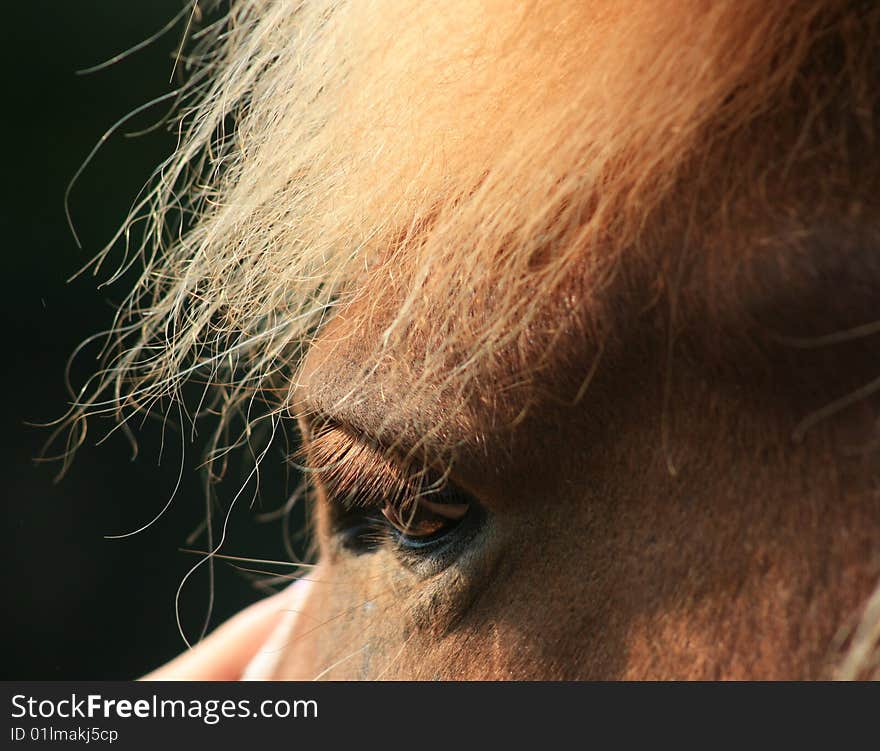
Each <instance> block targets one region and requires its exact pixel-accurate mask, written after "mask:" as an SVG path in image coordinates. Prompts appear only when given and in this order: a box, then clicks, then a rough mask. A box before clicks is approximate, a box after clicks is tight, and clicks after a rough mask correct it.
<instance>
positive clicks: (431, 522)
mask: <svg viewBox="0 0 880 751" xmlns="http://www.w3.org/2000/svg"><path fill="white" fill-rule="evenodd" d="M468 508H469V505H468V504H467V503H438V502H436V501H429V500H427V499H426V498H419V499H416V500H415V502H414V503H410V504H407V506H406V507H405V508H401V507H400V506H398V505H395V504H393V503H386V504H385V505H384V506H383V507H382V515H383V516H384V517H385V518H386V519H387V520H388V522H389V523H390V524H391V525H392V526H393V527H394V528H395V529H396V530H397V531H398V532H400V533H401V534H402V535H406V536H407V537H414V538H424V537H430V536H432V535H436V534H437V533H438V532H441V531H443V530H444V529H446V528H447V527H449V526H451V525H452V524H455V523H456V522H458V521H460V520H461V519H463V518H464V516H465V514H467V512H468Z"/></svg>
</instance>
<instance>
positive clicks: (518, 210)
mask: <svg viewBox="0 0 880 751" xmlns="http://www.w3.org/2000/svg"><path fill="white" fill-rule="evenodd" d="M197 10H198V6H197V5H195V6H193V11H194V12H195V11H197ZM197 20H198V19H197ZM878 30H880V8H878V7H877V6H875V5H874V4H872V3H869V2H860V1H853V0H810V1H809V2H790V1H788V0H781V1H780V2H774V3H766V2H758V1H757V0H736V1H735V2H734V1H732V0H717V2H711V3H709V2H703V1H702V0H675V1H674V2H669V3H656V2H650V0H636V1H635V2H631V3H626V4H620V3H615V2H607V1H605V0H590V1H589V2H583V3H571V2H564V1H562V0H542V2H536V1H534V0H524V1H523V2H520V3H510V2H506V0H484V2H480V3H474V2H467V1H465V0H450V1H449V2H446V3H442V4H432V3H420V2H417V1H416V0H369V1H362V0H357V1H356V2H355V1H352V0H303V2H297V3H291V2H287V1H286V0H235V2H233V3H231V7H230V10H229V12H228V14H227V15H225V16H223V17H221V18H219V19H217V20H215V21H213V22H212V23H211V24H206V25H205V27H204V29H202V30H201V31H200V32H199V34H197V35H195V36H196V37H197V38H198V41H197V43H196V44H195V45H194V47H193V48H192V49H191V50H190V51H189V52H188V53H187V54H186V55H185V56H182V57H181V60H180V66H181V68H183V69H186V70H187V71H188V75H189V79H188V80H189V83H188V84H187V85H186V86H185V87H184V88H183V89H182V91H181V93H180V94H179V102H178V108H177V112H178V116H177V117H178V119H177V120H176V122H177V124H178V127H179V129H180V139H179V145H178V148H177V151H176V152H175V154H174V155H173V156H172V157H170V158H169V160H168V161H167V162H166V163H164V164H163V165H162V166H161V168H160V169H159V170H158V171H157V178H156V180H155V181H154V183H153V185H152V187H151V189H150V190H149V191H147V192H146V193H145V194H144V196H143V198H142V199H141V201H140V202H139V203H138V204H137V205H136V206H135V209H134V211H133V213H132V216H131V217H130V218H129V221H128V222H127V224H126V225H125V226H130V225H131V223H132V222H134V221H140V220H142V219H146V221H147V222H148V226H149V227H150V230H149V231H148V232H147V233H146V234H145V235H144V241H143V245H141V246H140V247H138V248H135V249H129V250H130V251H133V252H129V253H126V256H125V259H126V260H125V262H126V263H135V262H137V263H140V264H141V265H142V267H143V275H142V277H141V278H140V280H139V281H138V282H137V284H136V285H135V287H134V288H133V289H132V290H131V293H130V295H129V296H128V298H127V299H126V301H125V302H124V303H123V304H122V305H121V307H120V309H119V314H118V316H117V319H116V322H115V326H114V336H115V339H114V342H115V346H114V347H113V348H111V350H109V354H108V356H107V360H106V361H105V362H104V365H103V366H102V368H101V370H100V371H99V372H98V373H97V374H96V376H95V379H94V380H93V381H91V382H90V383H89V384H88V387H87V388H86V389H85V390H84V391H83V392H82V393H81V395H80V397H79V398H78V400H77V403H76V405H75V409H74V412H73V413H72V416H71V418H70V422H71V424H72V425H73V430H72V433H71V441H72V446H73V447H75V446H76V445H78V443H80V442H81V441H82V440H83V437H84V435H85V429H84V426H85V424H86V421H87V420H88V419H90V418H91V416H93V415H94V414H96V413H102V412H108V411H109V412H113V413H114V414H116V415H117V416H118V418H119V420H120V421H121V422H122V423H123V424H128V421H129V420H130V418H131V416H132V415H138V414H140V413H142V412H144V411H147V410H149V409H151V408H152V407H154V406H155V405H156V404H158V403H160V402H161V401H162V400H163V399H165V398H168V397H171V398H181V399H184V398H186V394H187V393H189V392H188V391H187V389H188V388H189V385H191V384H192V382H193V381H195V382H197V383H198V384H199V388H198V389H197V394H196V400H195V402H194V403H193V409H192V413H193V414H194V415H195V416H196V418H197V419H201V420H208V421H211V424H212V426H213V428H212V429H213V430H214V435H215V443H214V448H213V453H212V454H211V458H210V461H209V466H210V467H212V468H216V467H219V466H220V465H222V464H223V463H224V462H225V461H227V460H226V456H227V455H228V453H229V452H230V451H232V450H233V449H234V448H236V447H247V446H250V447H251V451H252V452H253V447H252V446H251V440H252V436H253V435H255V434H256V432H255V426H258V425H262V426H264V427H266V428H267V431H268V433H269V434H270V435H271V436H272V438H273V439H277V436H278V435H280V434H282V433H283V434H285V435H293V436H295V437H296V438H297V441H298V442H299V444H300V448H298V449H297V450H295V451H292V452H291V453H290V456H289V461H290V462H291V463H292V464H293V465H295V466H297V467H300V468H301V471H302V472H303V476H304V477H305V479H306V481H307V482H308V488H309V489H308V492H307V499H308V501H307V502H308V504H309V509H310V511H309V513H310V519H311V534H312V538H313V544H314V548H315V551H316V557H315V561H316V562H315V563H314V564H313V565H311V566H304V567H303V569H302V577H303V579H308V580H311V581H312V585H311V587H310V591H309V593H308V597H307V598H305V599H304V600H302V601H301V602H300V603H298V605H297V609H298V610H299V611H300V612H299V614H298V617H297V618H296V619H293V620H291V621H290V622H289V623H288V625H287V626H286V627H285V628H286V631H285V632H284V633H282V634H281V635H280V636H277V638H276V650H275V651H276V653H277V654H276V659H274V660H273V663H272V665H271V668H269V669H268V674H269V677H273V678H283V679H312V678H316V677H320V678H323V677H327V678H332V679H380V678H382V679H431V680H433V679H455V680H461V679H480V680H482V679H489V680H497V679H550V680H568V679H813V678H829V677H831V678H863V677H870V676H872V675H873V676H875V677H876V676H877V675H878V672H877V671H878V669H880V668H878V666H880V651H878V641H880V589H878V579H880V494H878V488H880V484H878V481H880V476H878V472H877V459H878V451H880V433H878V426H880V422H878V406H880V402H878V393H880V380H878V370H880V360H878V358H877V355H876V353H875V349H874V347H875V345H876V340H877V337H878V335H880V323H878V317H877V310H878V302H880V253H878V250H880V223H878V219H880V153H878V135H880V133H878V125H877V123H878V121H880V94H878V92H880V42H878V40H880V37H878ZM120 237H122V238H123V239H124V238H125V237H129V235H126V234H125V230H124V229H123V230H121V235H120ZM109 252H110V251H109V250H106V251H105V252H104V253H103V254H102V255H101V256H99V258H100V259H104V258H105V257H106V256H107V254H108V253H109ZM256 453H258V454H259V452H256ZM259 456H260V457H261V456H262V454H259ZM258 458H259V457H258ZM215 474H216V475H217V476H219V475H220V474H222V472H221V471H219V470H218V471H217V472H216V473H215ZM217 549H219V546H218V548H217ZM217 549H215V550H212V551H211V552H212V553H215V552H217Z"/></svg>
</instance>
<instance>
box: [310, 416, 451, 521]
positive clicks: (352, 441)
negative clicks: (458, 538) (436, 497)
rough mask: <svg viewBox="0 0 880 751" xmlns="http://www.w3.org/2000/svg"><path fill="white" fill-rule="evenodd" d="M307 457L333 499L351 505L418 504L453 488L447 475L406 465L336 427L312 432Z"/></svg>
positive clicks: (374, 444)
mask: <svg viewBox="0 0 880 751" xmlns="http://www.w3.org/2000/svg"><path fill="white" fill-rule="evenodd" d="M303 453H304V455H305V458H306V464H307V469H308V471H309V472H312V473H314V474H315V475H316V476H317V478H318V479H319V480H320V481H321V484H322V485H323V486H324V488H325V490H326V491H327V492H328V494H329V495H331V496H332V497H333V500H336V501H339V502H342V503H344V504H346V505H348V506H361V507H379V506H381V505H383V504H385V503H388V502H397V503H401V502H407V501H412V500H415V499H417V498H419V497H423V496H428V495H433V494H436V493H438V492H441V491H442V489H443V488H444V487H446V485H447V484H448V477H447V474H448V473H447V472H444V473H438V472H437V471H436V470H434V469H433V468H432V467H431V466H430V464H428V463H427V462H423V463H420V464H417V463H415V462H412V461H410V462H402V461H400V460H399V459H398V458H397V457H396V456H394V454H393V453H392V452H389V451H387V450H386V449H384V448H383V447H382V446H380V445H379V444H378V442H376V441H373V440H370V439H369V437H367V436H365V437H364V439H360V438H357V437H355V436H352V435H351V433H350V432H349V431H347V430H345V429H344V428H342V427H340V426H338V425H335V424H332V423H326V424H324V425H322V426H321V428H319V429H318V430H317V431H309V435H308V436H307V439H306V441H305V446H304V452H303Z"/></svg>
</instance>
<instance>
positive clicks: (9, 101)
mask: <svg viewBox="0 0 880 751" xmlns="http://www.w3.org/2000/svg"><path fill="white" fill-rule="evenodd" d="M181 8H182V0H150V2H118V0H76V2H59V1H58V0H40V1H39V2H35V1H34V0H28V2H22V3H7V4H5V5H4V13H3V15H4V19H3V28H2V32H0V33H2V37H3V39H2V55H3V68H2V70H3V81H4V96H3V102H4V105H3V115H2V127H3V140H2V151H0V154H2V156H3V162H4V163H3V168H4V169H3V178H2V186H3V188H2V190H3V196H2V201H0V228H2V232H0V237H2V240H3V244H4V253H3V260H4V270H5V275H4V279H3V282H2V295H0V309H2V316H3V326H2V332H3V334H4V335H5V337H8V341H7V343H6V347H5V351H6V352H7V357H6V362H5V365H4V367H3V368H2V372H3V377H4V384H3V391H2V393H3V395H4V398H5V400H6V406H5V407H4V409H3V433H2V436H3V447H2V448H3V450H2V488H3V494H4V498H5V507H6V522H5V524H4V525H3V528H4V530H5V535H6V539H5V540H4V542H3V551H4V559H3V560H4V565H3V567H2V571H3V585H2V593H3V602H4V607H3V611H4V614H3V618H2V621H3V628H4V629H5V630H6V633H4V634H3V635H2V636H3V645H4V650H3V654H4V659H3V663H2V677H5V678H14V679H24V678H28V679H47V678H53V679H59V678H63V679H67V678H80V679H86V678H92V679H98V678H100V679H115V678H130V677H135V676H137V675H139V674H141V673H143V672H145V671H147V670H149V669H150V668H152V667H155V666H157V665H158V664H160V663H162V662H163V661H165V660H167V659H168V658H170V657H172V656H173V655H174V654H176V653H177V652H179V651H180V650H181V649H182V648H183V646H184V644H183V642H182V640H181V637H180V635H179V634H178V630H177V625H176V621H175V609H174V596H175V592H176V590H177V587H178V584H179V582H180V580H181V578H182V577H183V576H184V574H185V573H186V571H187V569H188V568H189V567H190V566H192V564H193V563H195V562H196V560H197V558H196V557H195V556H193V555H191V554H187V553H184V552H181V551H180V548H182V547H184V546H185V541H186V537H187V535H188V534H189V533H190V532H191V531H192V530H193V529H194V528H195V527H196V526H197V525H198V523H199V521H200V520H201V519H202V518H203V516H204V492H203V488H202V480H201V477H200V475H199V473H198V472H197V471H196V469H195V468H194V467H195V464H196V460H197V459H198V458H199V455H200V448H199V446H198V445H195V446H190V447H188V449H187V456H186V467H185V471H184V473H183V480H182V484H181V487H180V489H179V491H178V493H177V495H176V497H175V500H174V502H173V504H172V506H171V508H170V509H169V511H168V513H166V514H165V515H164V516H163V517H162V518H161V519H160V520H159V521H158V522H157V523H156V524H155V525H153V526H152V527H151V528H150V529H148V530H147V531H145V532H143V533H141V534H139V535H137V536H134V537H129V538H127V539H124V540H107V539H104V535H107V534H115V533H121V532H127V531H130V530H133V529H136V528H138V527H139V526H141V525H142V524H144V523H145V522H146V521H148V520H149V519H150V518H152V517H153V516H154V515H155V514H156V513H157V512H158V511H159V509H161V508H162V506H163V505H164V504H165V502H166V501H167V500H168V498H169V496H170V494H171V492H172V490H173V488H174V485H175V483H176V480H177V474H178V470H179V460H180V444H179V437H178V436H177V434H172V437H171V440H169V442H168V445H167V446H166V448H165V452H164V455H163V458H162V461H161V464H160V463H159V461H158V459H159V447H160V430H159V428H158V426H157V425H156V424H154V423H148V424H147V425H146V426H145V428H144V429H143V430H142V431H141V433H140V453H139V456H138V457H137V459H136V461H132V460H131V451H130V447H129V445H128V443H127V441H126V440H124V438H123V437H122V436H120V435H118V434H115V435H112V436H111V437H110V438H109V439H108V440H107V441H106V442H105V443H103V444H102V445H100V446H96V445H95V444H96V443H97V440H98V439H99V438H100V437H101V436H102V435H104V434H105V433H106V432H107V430H108V429H109V428H110V427H112V423H110V422H109V421H106V422H105V424H104V425H100V424H96V425H92V426H91V432H90V435H89V438H88V441H87V444H86V446H85V447H84V448H83V449H82V450H81V451H80V453H79V454H78V455H77V457H76V460H75V462H74V464H73V466H72V468H71V470H70V472H69V473H68V474H67V475H66V476H65V477H64V479H63V480H61V482H59V483H54V482H53V478H54V475H55V474H56V473H57V471H58V469H59V465H58V464H48V465H46V464H36V463H35V462H34V458H35V457H37V456H38V455H39V454H40V451H41V449H42V447H43V444H44V442H45V441H46V439H47V437H48V433H49V431H48V430H46V429H41V428H35V427H30V426H29V425H28V424H27V423H33V422H41V421H48V420H52V419H54V418H57V417H59V416H60V415H61V414H62V413H63V412H64V410H65V408H66V405H67V403H68V395H67V393H66V389H65V387H64V378H63V371H64V365H65V362H66V360H67V358H68V357H69V355H70V354H71V352H72V351H73V349H74V348H75V347H76V345H77V344H78V343H79V342H80V341H81V340H83V339H84V338H85V337H87V336H89V335H90V334H92V333H95V332H97V331H100V330H102V329H103V328H105V327H106V326H108V325H109V323H110V320H111V317H112V313H113V306H114V304H116V303H118V302H119V301H121V300H122V298H123V296H124V294H125V291H126V289H125V282H124V281H123V282H122V283H120V284H117V285H114V286H110V287H104V288H100V289H99V287H98V285H99V283H100V282H101V281H103V280H105V279H106V278H107V276H108V275H109V274H110V272H112V270H113V263H112V262H111V263H110V264H109V265H108V267H107V269H106V270H104V271H102V272H101V273H100V274H99V276H98V277H97V278H94V277H93V276H91V275H88V274H87V275H84V276H82V277H80V278H78V279H76V280H74V281H73V282H70V283H67V282H66V280H67V279H68V278H69V277H70V276H71V275H72V274H73V273H74V272H75V271H77V270H78V269H79V268H80V267H81V266H82V265H83V264H85V263H86V262H87V261H88V260H89V258H91V256H93V255H94V254H95V253H96V252H97V251H98V250H99V249H100V248H101V247H102V246H103V244H104V243H105V242H107V241H108V240H109V238H110V237H111V236H112V235H113V233H114V231H115V230H116V228H117V227H118V226H119V225H120V223H121V221H122V220H123V218H124V217H125V215H126V213H127V211H128V208H129V206H130V204H131V202H132V200H133V199H134V197H135V195H136V194H137V192H138V190H139V189H140V187H141V186H142V185H143V183H144V182H145V181H146V180H147V178H148V177H149V175H150V173H151V171H152V170H153V168H154V167H156V166H157V165H158V163H159V162H160V160H161V159H162V158H164V157H165V156H167V155H168V154H169V152H170V151H171V149H172V148H173V145H174V138H173V136H172V134H171V133H170V132H169V131H168V129H167V128H164V127H163V128H159V129H156V130H153V131H152V132H151V133H149V134H147V135H143V136H139V137H136V138H126V137H125V135H124V133H125V132H127V131H133V130H141V129H143V128H146V127H148V126H150V125H151V124H153V123H155V122H156V121H157V120H159V119H161V117H162V116H163V115H164V114H165V113H166V112H167V104H166V105H162V104H160V105H158V106H157V107H154V108H152V109H150V110H149V111H148V112H145V113H143V114H142V115H139V116H138V117H136V118H135V119H134V120H132V122H131V123H129V124H127V125H126V126H125V127H123V128H122V130H121V131H120V132H119V133H117V134H115V135H114V136H112V137H111V138H110V139H109V140H108V142H107V143H106V144H105V145H104V146H103V147H102V149H101V150H100V151H99V153H98V155H97V156H96V158H95V160H94V161H93V162H92V164H91V165H90V166H89V168H88V169H87V170H86V171H85V173H84V174H83V176H82V178H81V180H80V181H79V182H78V184H77V185H76V186H75V188H74V190H73V193H72V195H71V199H70V205H71V211H72V214H73V219H74V222H75V226H76V229H77V231H78V233H79V236H80V238H81V239H82V244H83V248H82V250H80V249H79V248H77V246H76V244H75V242H74V239H73V236H72V234H71V232H70V229H69V228H68V226H67V223H66V220H65V216H64V203H63V197H64V191H65V188H66V186H67V184H68V183H69V181H70V180H71V178H72V177H73V175H74V174H75V172H76V170H77V168H78V167H79V165H80V164H81V163H82V161H83V160H84V158H85V157H86V156H87V154H88V153H89V151H90V150H91V148H92V147H93V146H94V145H95V144H96V143H97V142H98V140H99V139H100V138H101V136H102V134H103V133H104V132H105V131H106V130H107V129H108V128H109V127H110V126H112V125H113V123H114V122H116V121H117V120H118V119H119V118H120V117H123V116H124V115H126V114H127V113H129V112H130V111H132V110H133V109H135V108H136V107H138V106H140V105H142V104H144V103H145V102H147V101H149V100H151V99H153V98H154V97H157V96H160V95H162V94H164V93H166V92H168V91H169V90H170V89H172V88H173V86H174V84H172V83H171V82H170V79H171V72H172V66H173V58H174V52H175V50H176V48H177V46H178V44H179V42H180V39H181V35H182V33H183V23H181V24H179V25H178V26H177V27H175V29H173V30H172V31H170V32H169V33H168V34H166V35H165V36H163V37H162V38H161V39H159V40H157V41H156V42H155V43H153V44H151V45H150V46H149V47H148V48H146V49H144V50H141V51H138V52H135V53H133V54H132V55H130V56H128V57H126V58H125V59H124V60H122V61H121V62H119V63H117V64H114V65H112V66H111V67H109V68H108V69H105V70H102V71H100V72H96V73H93V74H90V75H84V76H83V75H76V73H75V72H76V71H77V70H78V69H80V68H84V67H88V66H91V65H94V64H96V63H99V62H102V61H103V60H105V59H108V58H110V57H112V56H113V55H115V54H116V53H118V52H121V51H123V50H126V49H128V48H130V47H131V46H132V45H135V44H137V43H138V42H140V41H141V40H143V39H145V38H146V37H148V36H150V35H151V34H152V33H153V32H155V31H156V30H158V29H159V28H161V27H162V26H163V25H164V24H165V23H166V22H167V21H168V20H169V19H171V18H172V17H173V16H174V15H175V14H176V13H178V12H179V11H180V10H181ZM112 257H118V256H116V255H114V256H112ZM90 366H91V367H94V360H93V359H92V361H91V363H89V362H88V361H86V362H83V361H82V360H81V361H79V362H78V363H77V364H76V367H75V368H74V380H75V381H76V382H80V383H81V382H82V379H83V378H85V377H86V376H87V375H88V373H89V367H90ZM269 463H270V464H272V466H273V467H274V466H276V465H279V464H281V463H282V459H281V457H280V455H277V456H276V455H274V454H273V455H272V456H271V457H270V459H269ZM278 474H280V473H278ZM263 491H264V493H263V500H262V503H263V508H262V510H263V511H266V510H268V509H271V508H273V507H277V506H279V505H281V504H282V503H283V498H284V495H283V492H284V490H283V488H282V487H281V484H280V482H277V483H276V484H275V485H274V486H270V487H269V488H268V489H267V488H266V486H265V484H264V486H263ZM259 511H260V509H256V512H259ZM257 516H258V513H255V511H252V510H249V509H248V508H247V506H246V505H243V506H242V508H241V509H238V508H237V509H236V512H235V513H234V514H233V515H232V519H231V526H230V534H229V539H228V541H227V544H226V545H225V546H224V549H223V550H224V552H227V553H228V554H231V555H243V556H252V557H255V558H273V559H275V558H279V557H281V558H284V557H285V556H284V553H283V546H282V537H281V535H282V530H281V525H280V523H278V522H275V523H269V522H260V521H259V520H258V518H257ZM197 544H200V545H202V546H204V544H205V543H204V541H203V540H202V541H201V542H200V543H197ZM253 568H260V566H254V567H253ZM263 568H265V567H263ZM277 570H278V571H282V570H283V569H281V568H278V569H277ZM204 571H205V567H203V568H202V569H201V570H200V572H199V574H198V575H197V576H194V577H193V578H192V579H191V581H190V583H189V584H188V585H187V587H186V589H185V590H184V592H183V595H182V606H183V607H182V613H183V617H184V627H185V629H186V631H187V633H188V635H189V636H190V637H193V636H195V635H197V633H198V631H199V627H200V622H201V619H202V618H203V617H204V614H205V612H206V606H207V596H208V586H207V579H206V577H205V576H204V575H203V574H204ZM254 579H255V576H254V575H253V574H251V573H248V572H245V571H242V570H241V569H240V568H235V567H233V566H232V565H230V564H227V563H223V564H219V565H218V567H217V581H216V589H215V592H216V602H215V611H214V613H215V614H214V618H213V620H212V624H216V623H217V622H219V621H220V620H221V619H223V618H225V617H226V616H228V615H229V614H231V613H232V612H234V611H235V610H237V609H238V608H240V607H241V606H242V605H244V604H246V603H248V602H250V601H253V600H255V599H257V598H258V597H259V596H260V590H259V589H258V587H257V586H255V582H254Z"/></svg>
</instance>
